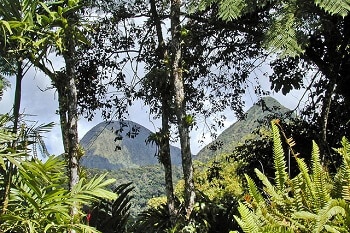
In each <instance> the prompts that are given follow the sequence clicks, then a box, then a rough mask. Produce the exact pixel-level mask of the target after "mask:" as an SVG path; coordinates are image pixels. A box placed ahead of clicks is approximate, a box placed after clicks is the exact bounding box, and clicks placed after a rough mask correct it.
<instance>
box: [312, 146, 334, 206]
mask: <svg viewBox="0 0 350 233" xmlns="http://www.w3.org/2000/svg"><path fill="white" fill-rule="evenodd" d="M311 162H312V175H313V185H314V186H315V189H316V192H315V195H316V200H315V201H317V204H318V208H320V209H322V208H323V207H324V206H325V204H326V203H327V202H328V201H329V199H330V196H329V192H330V190H328V189H327V180H326V172H325V171H324V169H323V167H322V165H321V160H320V150H319V148H318V146H317V144H316V143H315V141H313V142H312V154H311Z"/></svg>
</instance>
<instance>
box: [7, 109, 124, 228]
mask: <svg viewBox="0 0 350 233" xmlns="http://www.w3.org/2000/svg"><path fill="white" fill-rule="evenodd" d="M8 120H9V117H8V116H7V115H2V116H1V117H0V161H1V174H0V190H1V194H3V192H4V190H5V186H8V187H9V189H8V190H9V191H10V193H9V200H8V205H7V206H6V207H5V206H4V205H5V204H4V203H2V206H1V207H2V208H3V209H4V210H3V211H4V212H3V213H2V214H1V216H0V223H1V225H0V231H1V232H18V233H21V232H31V233H36V232H40V233H41V232H48V233H50V232H68V231H69V230H71V229H74V230H76V232H98V231H97V230H96V229H95V228H93V227H90V226H87V225H85V224H83V223H82V221H81V219H82V217H83V216H84V213H83V212H82V211H81V210H80V209H79V210H78V212H77V214H76V215H75V216H72V215H71V208H72V206H80V205H82V204H90V203H91V202H94V201H97V200H99V199H101V198H106V199H115V198H117V195H116V194H115V193H113V192H110V191H107V190H106V187H107V186H109V185H111V184H113V183H114V182H115V180H114V179H108V180H106V179H105V177H106V175H101V176H96V177H94V178H93V179H91V180H88V181H87V180H85V179H81V180H80V181H79V183H78V184H77V185H76V186H75V187H74V188H73V189H72V190H71V191H69V190H68V189H67V187H68V185H67V182H68V181H67V177H66V174H65V173H66V163H65V162H64V161H62V160H61V159H60V158H59V157H54V156H50V157H48V158H47V160H46V161H45V162H42V161H40V160H38V159H36V158H32V159H30V156H29V155H28V154H26V153H25V152H24V151H21V150H18V149H15V148H12V147H11V145H12V144H13V141H16V140H17V139H18V137H17V135H14V134H12V133H10V132H9V131H8V130H6V127H5V126H6V123H7V122H8ZM9 168H12V169H11V171H12V174H11V175H12V177H13V178H12V179H11V180H8V179H6V178H7V177H8V172H9V171H10V169H9ZM13 168H15V169H13ZM2 201H3V202H4V200H2ZM4 207H5V208H4Z"/></svg>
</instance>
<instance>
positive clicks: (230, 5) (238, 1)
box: [219, 0, 247, 21]
mask: <svg viewBox="0 0 350 233" xmlns="http://www.w3.org/2000/svg"><path fill="white" fill-rule="evenodd" d="M246 7H247V3H246V0H221V1H220V2H219V17H220V18H221V19H223V20H225V21H231V20H234V19H237V18H239V17H240V16H241V15H242V13H243V11H244V9H245V8H246Z"/></svg>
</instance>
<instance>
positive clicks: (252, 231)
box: [234, 203, 260, 233]
mask: <svg viewBox="0 0 350 233" xmlns="http://www.w3.org/2000/svg"><path fill="white" fill-rule="evenodd" d="M237 209H238V211H239V213H240V215H241V218H239V217H237V216H234V218H235V219H236V221H237V223H238V224H239V226H240V227H241V228H242V229H243V231H244V232H246V233H258V232H259V227H260V224H259V223H260V220H259V219H258V218H257V217H256V215H255V214H254V213H253V212H252V211H250V210H249V209H248V207H247V206H245V205H244V204H242V203H239V206H238V208H237Z"/></svg>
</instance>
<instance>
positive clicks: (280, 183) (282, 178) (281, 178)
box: [272, 122, 288, 192]
mask: <svg viewBox="0 0 350 233" xmlns="http://www.w3.org/2000/svg"><path fill="white" fill-rule="evenodd" d="M272 134H273V159H274V167H275V170H276V171H275V183H276V187H277V190H278V191H280V192H283V190H284V186H285V183H286V181H287V178H288V174H287V172H286V170H287V166H286V161H285V158H284V151H283V147H282V141H281V136H280V132H279V129H278V127H277V125H276V124H275V123H273V122H272Z"/></svg>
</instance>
